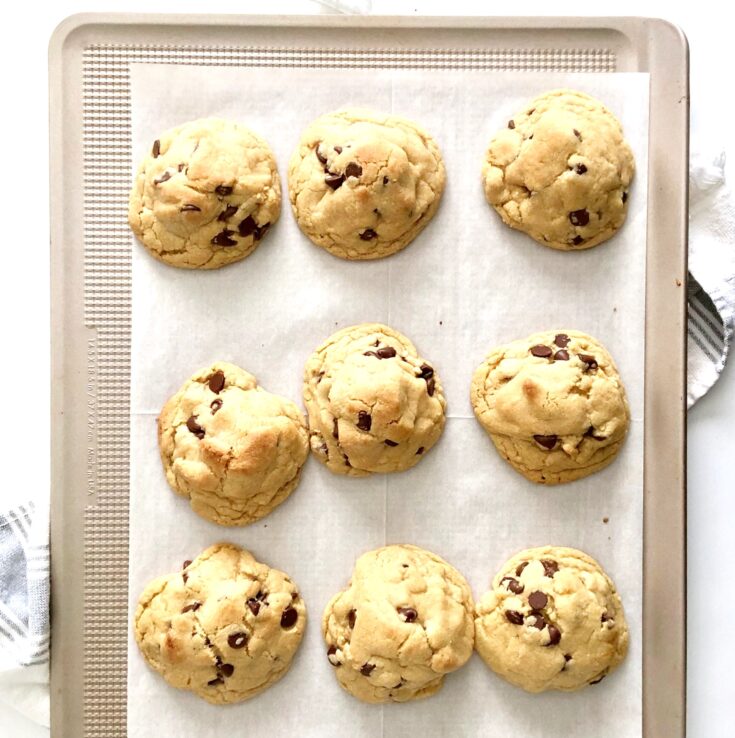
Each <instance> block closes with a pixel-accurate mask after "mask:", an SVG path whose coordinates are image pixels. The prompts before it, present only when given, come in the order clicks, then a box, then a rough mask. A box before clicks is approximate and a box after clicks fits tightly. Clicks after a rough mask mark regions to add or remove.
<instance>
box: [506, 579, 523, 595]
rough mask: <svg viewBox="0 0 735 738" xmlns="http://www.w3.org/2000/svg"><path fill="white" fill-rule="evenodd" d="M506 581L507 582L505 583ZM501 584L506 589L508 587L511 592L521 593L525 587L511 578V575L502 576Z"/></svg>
mask: <svg viewBox="0 0 735 738" xmlns="http://www.w3.org/2000/svg"><path fill="white" fill-rule="evenodd" d="M506 582H507V584H505V583H506ZM500 583H501V584H505V587H506V589H508V590H509V591H510V592H512V593H513V594H517V595H519V594H521V593H522V592H523V590H524V589H525V587H524V586H523V585H522V584H521V583H520V582H519V581H518V580H517V579H513V577H503V578H502V579H501V580H500Z"/></svg>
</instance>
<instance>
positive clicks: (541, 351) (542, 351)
mask: <svg viewBox="0 0 735 738" xmlns="http://www.w3.org/2000/svg"><path fill="white" fill-rule="evenodd" d="M528 350H529V351H530V352H531V355H532V356H538V357H540V358H542V359H546V358H548V357H549V356H551V353H552V352H551V349H550V348H549V347H548V346H543V345H542V344H538V345H536V346H531V348H530V349H528Z"/></svg>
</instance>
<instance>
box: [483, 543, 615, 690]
mask: <svg viewBox="0 0 735 738" xmlns="http://www.w3.org/2000/svg"><path fill="white" fill-rule="evenodd" d="M476 614H477V617H476V618H475V634H476V643H475V645H476V648H477V652H478V653H479V654H480V656H481V657H482V660H483V661H484V662H485V663H486V664H487V665H488V666H489V667H490V668H491V669H492V670H493V671H494V672H495V673H496V674H498V675H499V676H501V677H502V678H503V679H505V680H506V681H508V682H510V683H511V684H515V685H516V686H517V687H521V688H522V689H525V690H526V691H527V692H544V691H546V690H548V689H558V690H562V691H565V692H570V691H572V690H575V689H580V688H582V687H585V686H587V685H588V684H598V683H599V682H600V681H602V679H604V678H605V676H607V675H608V674H609V673H610V672H612V671H613V670H614V669H615V668H616V667H617V666H618V665H619V664H620V663H621V662H622V660H623V659H624V658H625V654H626V652H627V650H628V625H627V623H626V622H625V615H624V613H623V605H622V603H621V602H620V596H619V595H618V593H617V592H616V590H615V585H614V584H613V583H612V581H611V580H610V577H608V576H607V574H605V572H604V571H603V570H602V567H601V566H600V565H599V564H598V563H597V562H596V561H595V560H594V559H593V558H592V557H590V556H588V555H587V554H585V553H582V551H577V550H576V549H573V548H560V547H557V546H545V547H543V548H530V549H527V550H526V551H521V552H520V553H519V554H517V555H516V556H514V557H513V558H512V559H510V560H509V561H507V562H506V563H505V564H504V565H503V568H502V569H501V570H500V572H499V573H498V574H497V576H496V577H495V579H493V583H492V589H491V590H490V591H489V592H487V593H486V594H485V595H484V596H483V597H482V599H481V600H480V601H479V602H478V603H477V608H476Z"/></svg>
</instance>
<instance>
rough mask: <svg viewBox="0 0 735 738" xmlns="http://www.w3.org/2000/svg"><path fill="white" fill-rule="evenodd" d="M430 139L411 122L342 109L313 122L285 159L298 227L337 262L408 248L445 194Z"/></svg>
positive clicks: (438, 157)
mask: <svg viewBox="0 0 735 738" xmlns="http://www.w3.org/2000/svg"><path fill="white" fill-rule="evenodd" d="M444 179H445V173H444V163H443V161H442V157H441V153H440V152H439V147H438V146H437V145H436V143H435V141H434V139H433V138H432V137H431V136H430V135H429V134H428V133H426V131H424V130H423V129H421V128H420V127H419V126H418V125H417V124H416V123H413V122H412V121H409V120H405V119H403V118H399V117H397V116H394V115H388V114H385V113H378V112H375V111H371V110H359V109H347V110H340V111H337V112H334V113H328V114H327V115H323V116H322V117H321V118H317V120H315V121H314V122H313V123H312V124H311V125H310V126H309V127H308V128H307V129H306V131H305V132H304V134H303V135H302V137H301V141H300V142H299V145H298V147H297V149H296V151H295V152H294V153H293V156H292V157H291V163H290V165H289V170H288V189H289V197H290V199H291V206H292V207H293V212H294V215H295V216H296V221H297V222H298V224H299V228H301V230H302V231H303V232H304V233H305V234H306V235H307V236H308V237H309V238H310V239H311V240H312V241H313V242H314V243H315V244H317V245H319V246H322V247H323V248H325V249H326V250H327V251H329V252H330V253H332V254H334V255H335V256H339V257H341V258H343V259H379V258H381V257H383V256H389V255H390V254H394V253H395V252H396V251H400V250H401V249H403V248H405V247H406V246H408V244H409V243H411V241H413V239H414V238H416V236H417V235H418V234H419V232H420V231H421V230H422V229H423V228H424V227H425V226H426V225H427V224H428V222H429V221H430V220H431V218H432V217H433V216H434V213H435V212H436V209H437V208H438V206H439V200H440V199H441V195H442V192H443V190H444Z"/></svg>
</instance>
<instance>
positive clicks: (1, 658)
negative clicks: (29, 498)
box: [0, 502, 50, 734]
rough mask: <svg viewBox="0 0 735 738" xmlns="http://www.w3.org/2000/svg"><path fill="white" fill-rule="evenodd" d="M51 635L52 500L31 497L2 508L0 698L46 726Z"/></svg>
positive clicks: (0, 537)
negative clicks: (31, 498)
mask: <svg viewBox="0 0 735 738" xmlns="http://www.w3.org/2000/svg"><path fill="white" fill-rule="evenodd" d="M49 635H50V633H49V531H48V503H46V504H40V503H39V504H34V503H33V502H29V503H27V504H25V505H18V506H16V507H14V508H11V509H9V510H6V511H5V512H0V700H2V701H4V702H7V703H9V704H11V705H12V706H13V707H15V708H16V709H17V710H19V711H20V712H22V713H24V714H25V715H27V716H28V717H29V718H31V719H32V720H34V721H36V722H39V723H42V724H45V725H48V722H49V697H48V661H49ZM0 734H2V730H1V729H0Z"/></svg>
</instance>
